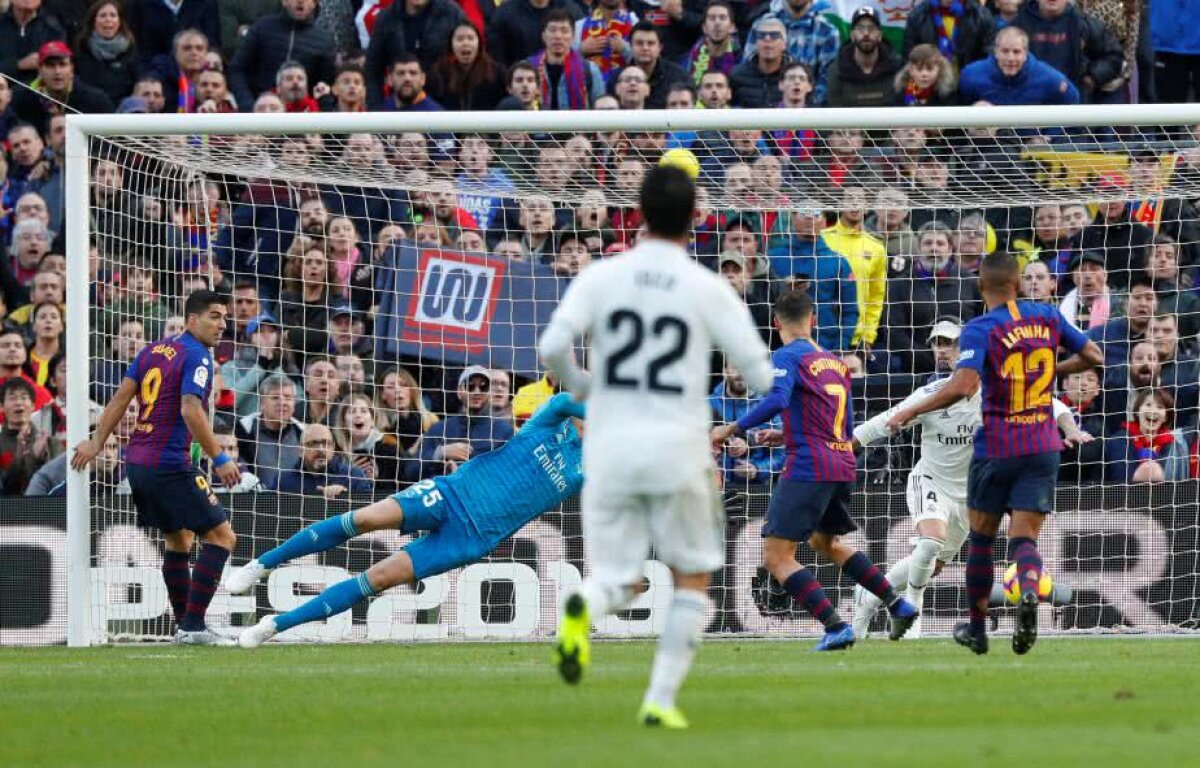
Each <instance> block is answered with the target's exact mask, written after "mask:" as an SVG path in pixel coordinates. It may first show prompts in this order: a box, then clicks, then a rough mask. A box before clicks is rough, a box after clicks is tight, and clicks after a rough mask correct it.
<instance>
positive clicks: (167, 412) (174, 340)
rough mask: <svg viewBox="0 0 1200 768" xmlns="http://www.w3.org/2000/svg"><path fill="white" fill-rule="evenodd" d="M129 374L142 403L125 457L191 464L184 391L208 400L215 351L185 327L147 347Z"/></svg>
mask: <svg viewBox="0 0 1200 768" xmlns="http://www.w3.org/2000/svg"><path fill="white" fill-rule="evenodd" d="M125 378H127V379H131V380H132V381H133V382H134V383H135V384H137V399H138V406H139V407H138V416H137V424H136V426H134V428H133V436H132V437H131V438H130V440H129V446H128V447H127V448H126V449H125V461H126V462H127V463H129V464H136V465H138V466H143V467H158V468H160V469H174V470H184V469H190V468H191V466H192V462H191V458H190V457H189V455H188V449H189V448H190V447H191V443H192V436H191V433H189V432H188V428H187V425H186V424H185V423H184V422H183V416H182V415H181V414H180V410H179V408H180V405H181V404H182V402H183V397H184V395H195V396H196V397H198V398H200V402H201V403H204V404H207V403H208V395H209V392H210V391H211V389H212V381H213V363H212V353H211V352H209V350H208V348H207V347H205V346H204V344H202V343H201V342H200V341H199V340H198V339H197V338H196V337H194V336H192V335H191V334H190V333H186V332H185V333H181V334H179V335H178V336H172V337H168V338H165V339H161V340H159V341H156V342H154V343H153V344H150V345H147V346H146V347H143V348H142V351H141V352H139V353H138V354H137V357H135V358H134V359H133V362H132V363H131V364H130V365H129V370H128V371H126V373H125Z"/></svg>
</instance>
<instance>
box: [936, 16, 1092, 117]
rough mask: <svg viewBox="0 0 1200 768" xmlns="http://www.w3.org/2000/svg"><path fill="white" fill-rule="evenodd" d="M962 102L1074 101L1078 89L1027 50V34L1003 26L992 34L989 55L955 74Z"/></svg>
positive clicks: (1045, 102)
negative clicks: (993, 42)
mask: <svg viewBox="0 0 1200 768" xmlns="http://www.w3.org/2000/svg"><path fill="white" fill-rule="evenodd" d="M958 91H959V94H960V95H961V96H962V98H963V103H965V104H973V103H975V102H977V101H986V102H989V103H991V104H995V105H1009V104H1078V103H1079V90H1078V89H1077V88H1076V87H1075V86H1074V85H1073V84H1072V83H1071V81H1070V80H1069V79H1067V77H1066V75H1064V74H1063V73H1061V72H1059V71H1058V70H1056V69H1055V68H1054V67H1051V66H1050V65H1048V64H1045V63H1043V62H1041V61H1038V60H1037V58H1036V57H1034V56H1032V55H1030V53H1029V35H1027V34H1026V33H1025V32H1024V31H1023V30H1021V29H1018V28H1017V27H1005V28H1004V29H1002V30H1001V31H1000V32H999V34H997V35H996V47H995V49H994V50H993V51H992V55H991V56H988V57H987V58H986V59H983V60H982V61H976V62H975V63H973V64H968V65H967V66H966V67H964V68H963V71H962V74H961V75H960V76H959V83H958Z"/></svg>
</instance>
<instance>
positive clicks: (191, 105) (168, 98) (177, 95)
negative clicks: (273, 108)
mask: <svg viewBox="0 0 1200 768" xmlns="http://www.w3.org/2000/svg"><path fill="white" fill-rule="evenodd" d="M171 50H172V53H171V55H170V56H159V57H157V58H156V59H155V60H154V62H153V63H152V64H151V68H152V70H153V73H154V74H155V75H157V76H158V78H159V80H161V81H162V90H163V103H164V105H165V110H167V111H173V112H178V113H180V114H188V113H192V112H195V111H196V106H197V105H196V79H197V78H198V77H199V76H200V73H201V72H203V71H204V70H205V69H206V68H207V67H208V62H207V60H206V59H207V57H208V38H207V37H205V35H204V33H203V32H201V31H200V30H198V29H185V30H182V31H181V32H179V33H178V34H177V35H175V40H174V43H173V46H172V49H171ZM251 103H253V99H252V100H251Z"/></svg>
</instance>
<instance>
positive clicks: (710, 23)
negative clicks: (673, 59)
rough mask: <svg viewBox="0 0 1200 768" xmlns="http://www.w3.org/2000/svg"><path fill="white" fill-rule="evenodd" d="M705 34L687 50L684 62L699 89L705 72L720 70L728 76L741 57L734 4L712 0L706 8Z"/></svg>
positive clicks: (702, 27) (722, 0) (703, 29)
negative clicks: (734, 16) (734, 18)
mask: <svg viewBox="0 0 1200 768" xmlns="http://www.w3.org/2000/svg"><path fill="white" fill-rule="evenodd" d="M700 29H701V31H702V32H703V34H702V35H701V36H700V39H699V40H697V41H696V44H695V45H693V46H692V50H691V51H690V52H689V53H688V55H687V59H686V61H685V62H684V65H685V66H686V67H687V73H688V77H689V78H691V81H692V83H693V84H694V85H695V86H696V88H697V89H698V88H700V81H701V80H702V79H703V78H704V74H705V73H706V72H710V71H712V70H717V71H719V72H724V73H725V74H726V75H728V74H729V73H730V72H731V71H733V68H734V66H736V65H737V63H738V61H740V60H741V53H742V52H741V45H740V44H739V43H738V38H737V27H736V26H735V25H734V23H733V6H731V5H730V4H729V3H728V2H727V0H713V2H711V3H709V4H708V8H707V9H706V10H705V11H704V23H703V24H702V25H701V27H700Z"/></svg>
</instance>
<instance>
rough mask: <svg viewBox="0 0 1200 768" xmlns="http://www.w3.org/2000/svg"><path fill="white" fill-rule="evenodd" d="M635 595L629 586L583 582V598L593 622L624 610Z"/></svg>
mask: <svg viewBox="0 0 1200 768" xmlns="http://www.w3.org/2000/svg"><path fill="white" fill-rule="evenodd" d="M633 597H634V595H633V590H631V589H629V588H628V587H614V586H611V585H608V584H601V583H599V582H596V581H585V582H584V584H583V599H584V602H586V603H587V608H588V616H590V617H591V620H592V621H593V622H595V621H599V620H600V619H601V618H603V617H604V616H607V615H608V614H610V613H615V612H616V611H620V610H623V609H624V608H625V607H626V606H627V605H629V603H631V602H632V601H633Z"/></svg>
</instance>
